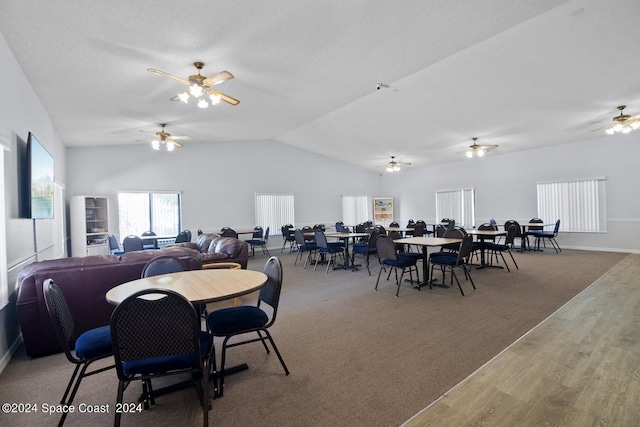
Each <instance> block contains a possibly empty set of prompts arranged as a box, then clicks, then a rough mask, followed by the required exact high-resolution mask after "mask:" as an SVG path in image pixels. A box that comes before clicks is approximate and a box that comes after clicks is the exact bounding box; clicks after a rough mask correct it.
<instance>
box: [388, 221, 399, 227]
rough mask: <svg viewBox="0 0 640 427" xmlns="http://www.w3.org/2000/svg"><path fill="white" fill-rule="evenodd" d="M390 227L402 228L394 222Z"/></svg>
mask: <svg viewBox="0 0 640 427" xmlns="http://www.w3.org/2000/svg"><path fill="white" fill-rule="evenodd" d="M389 227H400V224H398V223H397V222H395V221H393V222H392V223H391V224H389Z"/></svg>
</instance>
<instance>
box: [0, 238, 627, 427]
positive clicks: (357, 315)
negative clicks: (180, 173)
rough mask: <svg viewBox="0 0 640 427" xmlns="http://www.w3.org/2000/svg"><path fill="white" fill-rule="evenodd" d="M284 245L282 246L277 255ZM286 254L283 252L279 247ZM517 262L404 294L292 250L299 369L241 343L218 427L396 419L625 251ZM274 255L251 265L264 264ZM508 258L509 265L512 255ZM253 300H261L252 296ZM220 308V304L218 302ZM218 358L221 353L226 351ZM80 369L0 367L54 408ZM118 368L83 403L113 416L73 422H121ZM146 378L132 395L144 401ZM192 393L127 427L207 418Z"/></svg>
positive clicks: (285, 315)
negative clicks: (241, 366)
mask: <svg viewBox="0 0 640 427" xmlns="http://www.w3.org/2000/svg"><path fill="white" fill-rule="evenodd" d="M274 252H275V251H274ZM278 255H280V254H279V253H278ZM514 255H515V257H516V261H517V262H518V264H519V265H520V269H519V270H515V269H513V268H512V272H511V273H508V272H507V271H506V270H496V269H484V270H475V269H474V270H473V271H472V273H473V278H474V281H475V283H476V286H477V288H478V289H477V290H476V291H473V290H472V289H471V285H470V283H469V282H463V283H462V285H463V287H464V289H465V293H466V296H464V297H462V296H461V295H460V292H459V291H458V289H457V287H455V286H454V287H453V288H449V289H442V288H434V289H432V290H429V289H422V290H420V291H418V290H414V289H412V288H411V286H410V285H408V284H406V285H403V287H402V288H401V290H400V297H399V298H395V296H394V294H395V285H394V284H393V283H392V281H389V282H386V281H381V284H380V287H379V290H378V292H374V291H373V288H374V285H375V279H376V277H375V274H377V268H374V269H373V270H374V275H373V276H369V275H368V274H367V271H366V269H363V270H360V271H358V272H351V271H343V270H337V271H331V272H329V274H325V273H324V269H323V270H322V271H321V270H320V267H318V271H315V272H314V271H313V269H312V268H309V267H308V268H307V269H306V270H304V269H303V268H302V265H301V264H300V263H299V264H298V266H297V267H293V259H294V258H293V257H294V256H293V255H289V254H283V255H282V256H281V259H282V261H283V265H284V286H283V294H282V299H281V303H280V312H279V315H278V319H277V321H276V324H275V325H274V327H273V328H272V333H273V335H274V339H275V340H276V343H277V344H278V347H279V348H280V351H281V353H282V355H283V357H284V359H285V361H286V363H287V365H288V367H289V369H290V371H291V375H289V376H285V375H284V372H283V370H282V367H281V366H280V363H279V362H278V359H277V357H276V356H275V354H273V353H271V354H269V355H267V354H266V353H265V352H264V349H263V348H262V346H261V345H260V344H259V343H255V344H249V345H245V346H241V347H237V348H233V349H231V350H230V351H229V354H228V364H235V363H240V362H247V363H248V364H249V366H250V369H249V370H248V371H245V372H242V373H239V374H236V375H233V376H229V377H227V380H226V387H225V396H224V397H223V398H222V399H217V400H214V401H212V405H213V410H212V411H211V412H210V414H209V420H210V423H211V425H217V426H283V425H284V426H397V425H400V424H402V423H403V422H404V421H406V420H407V419H408V418H410V417H411V416H412V415H414V414H415V413H417V412H418V411H420V410H421V409H423V408H424V407H426V406H427V405H428V404H429V403H431V402H432V401H433V400H435V399H436V398H437V397H438V396H440V395H441V394H443V393H445V392H446V391H447V390H449V389H450V388H451V387H453V386H454V385H455V384H457V383H458V382H460V381H461V380H462V379H464V378H465V377H467V376H468V375H469V374H471V373H472V372H473V371H474V370H476V369H477V368H479V367H480V366H481V365H482V364H484V363H485V362H486V361H488V360H489V359H491V358H492V357H493V356H495V355H496V354H497V353H499V352H500V351H501V350H503V349H504V348H505V347H507V346H508V345H509V344H510V343H512V342H513V341H515V340H516V339H517V338H519V337H520V336H522V335H523V334H524V333H525V332H527V331H528V330H530V329H531V328H532V327H534V326H535V325H537V324H538V323H539V322H540V321H542V320H543V319H545V318H546V317H547V316H549V315H550V314H551V313H553V312H554V311H555V310H556V309H558V308H559V307H560V306H562V305H563V304H564V303H566V302H567V301H568V300H569V299H571V298H572V297H573V296H575V295H576V294H577V293H578V292H580V291H581V290H582V289H584V288H585V287H586V286H588V285H589V284H591V283H592V282H593V281H595V280H596V279H597V278H598V277H600V276H601V275H602V274H604V273H605V272H607V271H608V270H609V269H610V268H611V267H612V266H614V265H615V264H616V263H617V262H618V261H619V260H621V259H623V258H624V257H625V256H626V254H619V253H602V252H584V251H570V250H565V251H563V252H562V253H561V254H558V255H556V254H555V253H553V252H549V251H546V252H544V253H525V254H514ZM265 260H266V258H264V257H259V258H256V260H253V261H250V265H249V268H250V269H255V270H261V269H262V266H263V264H264V262H265ZM509 262H510V261H509ZM243 302H244V303H255V296H248V297H244V298H243ZM211 308H216V307H213V306H212V307H211ZM218 354H219V353H218ZM71 371H72V366H71V364H69V363H68V362H67V361H66V359H65V358H64V356H63V355H53V356H48V357H44V358H38V359H29V358H27V357H26V356H25V355H24V352H23V351H19V352H18V353H17V354H16V355H15V356H14V358H13V359H12V361H11V362H10V363H9V365H8V366H7V368H6V369H5V371H4V372H3V373H2V375H0V400H1V401H2V402H3V403H4V402H16V403H18V402H24V403H27V402H29V403H37V404H38V405H42V404H43V403H49V404H56V403H57V402H58V400H59V398H60V396H61V395H62V392H63V390H64V387H65V385H66V381H67V380H68V377H69V375H70V374H71ZM116 387H117V381H116V379H115V372H106V373H103V374H100V375H97V376H95V377H92V378H88V379H85V381H84V382H83V384H82V385H81V387H80V391H79V393H78V396H77V398H76V402H75V404H76V405H80V404H81V403H85V404H90V405H106V404H108V405H109V406H110V407H109V410H110V412H109V413H102V414H88V413H74V414H70V415H69V417H68V418H67V422H66V425H69V426H76V425H77V426H86V425H94V426H107V425H111V424H112V422H113V402H114V401H115V395H116ZM139 391H140V386H139V384H134V385H133V386H131V387H130V388H129V389H127V391H126V392H125V401H129V402H132V401H135V400H136V398H137V395H138V394H139ZM201 416H202V414H201V410H200V408H199V406H198V400H197V398H196V393H195V391H194V390H193V389H185V390H183V391H180V392H176V393H173V394H171V395H167V396H163V397H160V398H158V399H157V406H156V407H154V408H153V409H152V410H150V411H146V412H143V413H133V414H125V415H124V416H123V420H122V425H125V426H126V425H152V424H154V425H158V426H160V425H162V426H165V425H166V426H170V425H171V426H173V425H200V424H201ZM58 418H59V416H58V415H47V414H44V413H42V412H38V413H31V414H0V424H2V425H3V426H14V425H15V426H22V425H27V424H30V425H55V424H56V423H57V421H58Z"/></svg>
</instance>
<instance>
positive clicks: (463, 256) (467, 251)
mask: <svg viewBox="0 0 640 427" xmlns="http://www.w3.org/2000/svg"><path fill="white" fill-rule="evenodd" d="M472 248H473V236H471V235H470V234H467V235H465V236H464V237H463V238H462V242H460V248H459V250H458V253H457V254H456V255H455V256H453V255H443V256H436V257H430V258H429V262H430V263H431V271H430V273H429V276H430V277H433V268H434V266H436V265H438V266H440V267H442V269H443V270H442V271H443V276H442V283H443V284H444V272H446V271H447V270H449V271H450V272H451V284H452V285H453V279H454V278H455V279H456V283H457V284H458V288H459V289H460V293H461V294H462V295H463V296H464V291H463V290H462V286H460V281H459V280H458V276H456V272H455V268H461V269H462V270H463V271H464V275H465V277H467V278H468V279H469V280H470V281H471V286H473V289H474V290H475V289H476V285H475V284H474V283H473V279H472V278H471V274H470V273H469V269H468V268H467V261H468V259H469V256H471V250H472ZM429 283H432V281H431V280H429Z"/></svg>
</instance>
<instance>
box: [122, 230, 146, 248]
mask: <svg viewBox="0 0 640 427" xmlns="http://www.w3.org/2000/svg"><path fill="white" fill-rule="evenodd" d="M122 248H123V249H124V251H125V252H132V251H141V250H143V249H144V246H143V244H142V239H141V238H140V237H138V236H135V235H133V234H131V235H129V236H127V237H125V238H124V240H123V241H122Z"/></svg>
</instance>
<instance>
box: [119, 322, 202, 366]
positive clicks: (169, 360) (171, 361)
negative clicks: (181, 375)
mask: <svg viewBox="0 0 640 427" xmlns="http://www.w3.org/2000/svg"><path fill="white" fill-rule="evenodd" d="M211 339H212V337H211V335H210V334H208V333H207V332H200V358H201V359H204V358H205V357H207V352H208V351H209V347H210V346H211ZM199 363H200V362H199V361H198V360H197V359H196V358H195V356H194V354H193V353H189V354H176V355H171V356H162V357H150V358H148V359H138V360H129V361H126V362H122V369H123V371H124V373H125V375H128V376H132V375H149V374H154V373H158V372H168V371H174V370H179V369H189V368H193V367H196V366H198V364H199Z"/></svg>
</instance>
